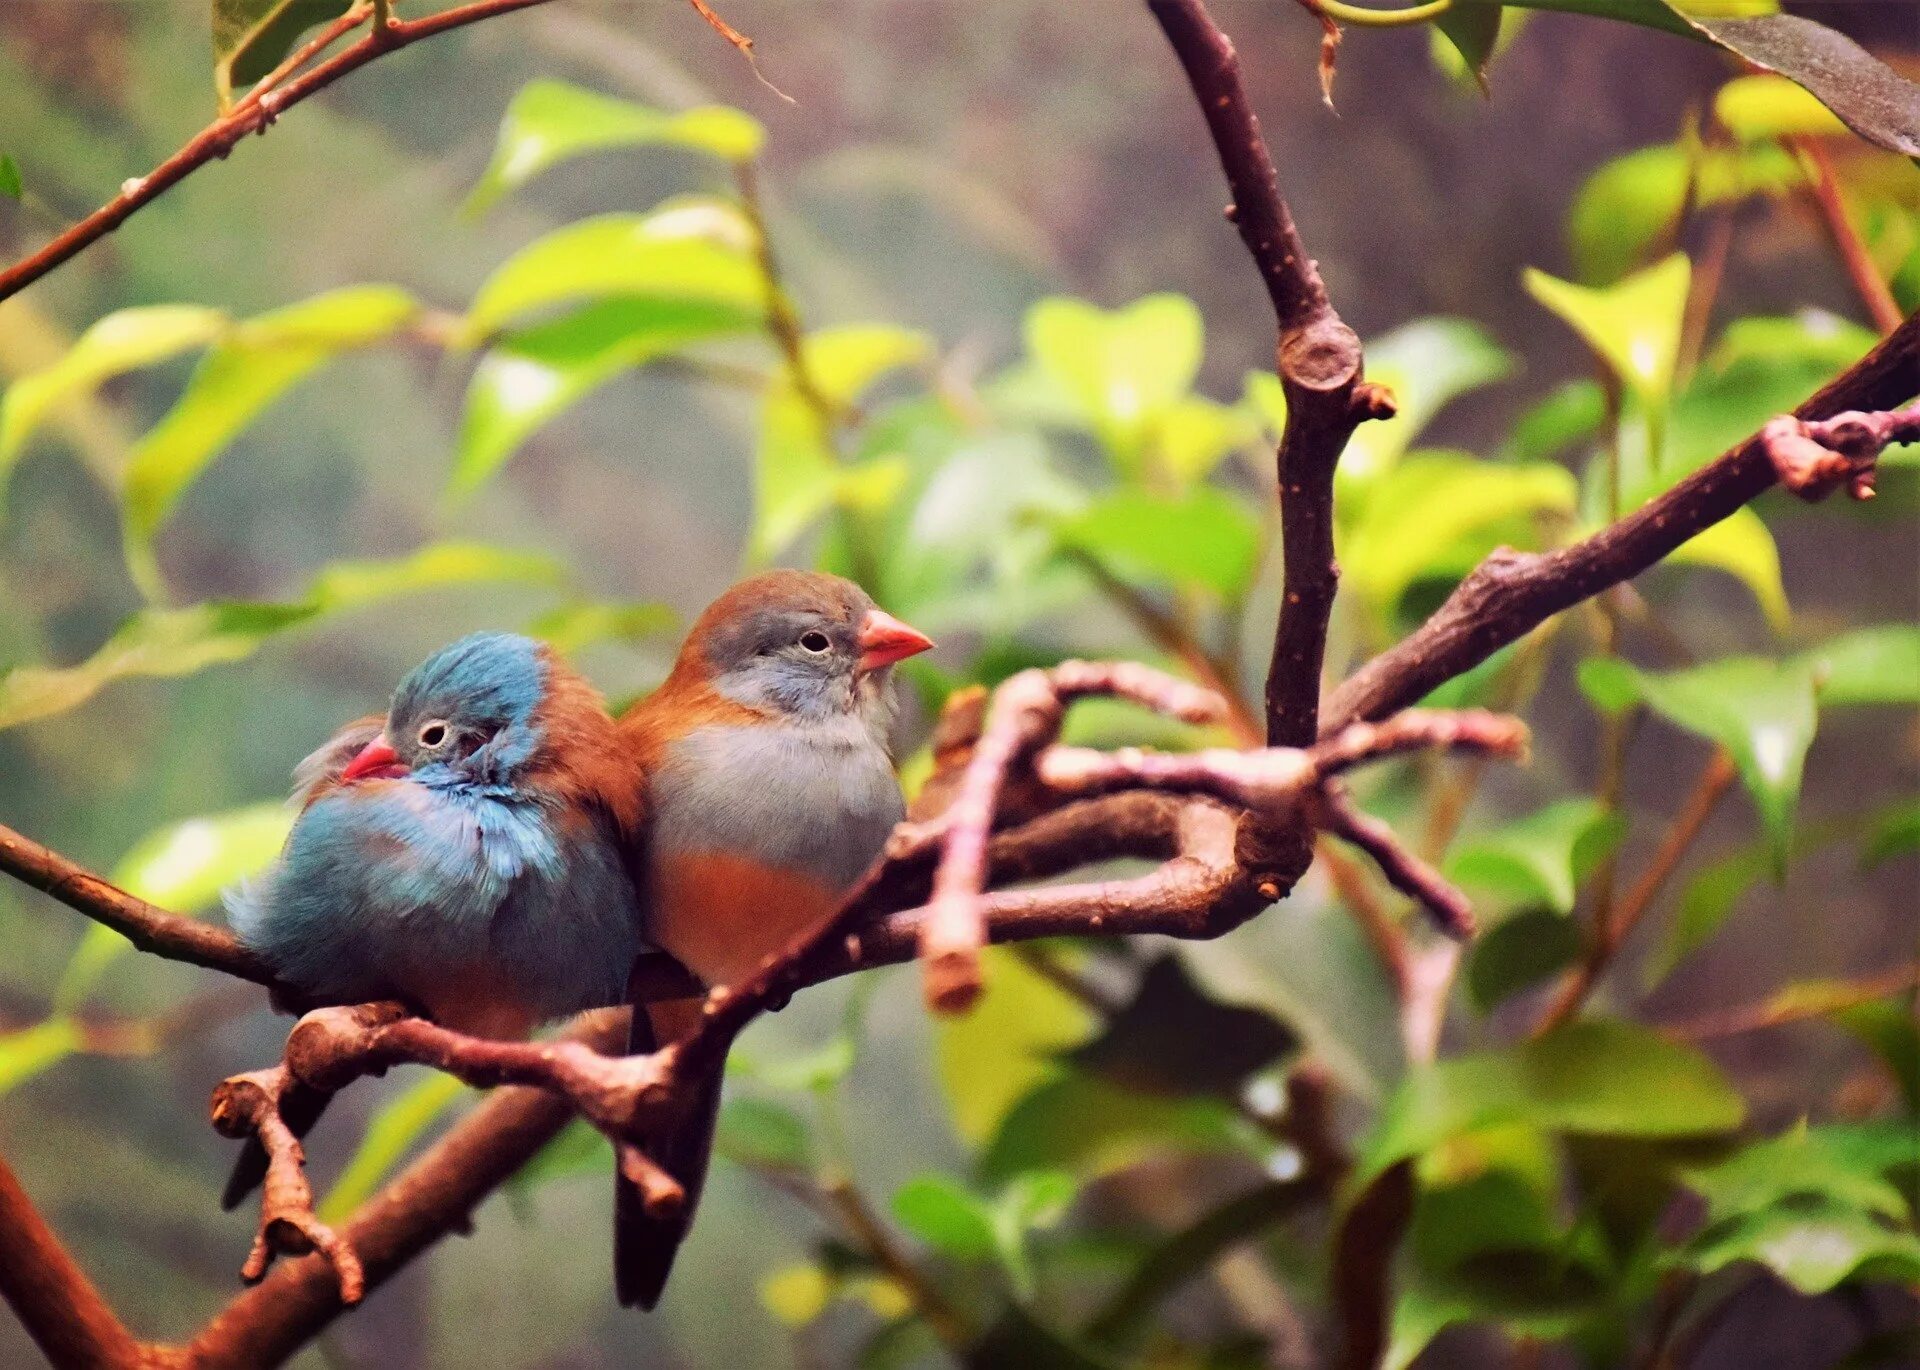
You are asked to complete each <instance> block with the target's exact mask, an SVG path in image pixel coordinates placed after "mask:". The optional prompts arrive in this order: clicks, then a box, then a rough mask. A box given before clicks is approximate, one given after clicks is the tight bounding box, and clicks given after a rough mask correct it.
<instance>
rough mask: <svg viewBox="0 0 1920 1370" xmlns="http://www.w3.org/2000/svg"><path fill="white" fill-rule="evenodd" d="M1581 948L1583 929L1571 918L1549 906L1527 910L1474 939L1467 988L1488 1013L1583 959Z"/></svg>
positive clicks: (1477, 1005) (1468, 964) (1468, 960)
mask: <svg viewBox="0 0 1920 1370" xmlns="http://www.w3.org/2000/svg"><path fill="white" fill-rule="evenodd" d="M1580 951H1581V940H1580V929H1579V928H1578V927H1577V926H1576V925H1575V924H1574V921H1573V920H1572V919H1571V918H1568V917H1566V916H1564V915H1562V914H1558V913H1552V912H1549V911H1547V910H1545V909H1532V910H1523V911H1521V912H1519V913H1515V914H1512V915H1511V916H1509V917H1507V918H1503V919H1501V920H1500V922H1498V923H1496V924H1495V925H1494V926H1493V927H1491V928H1489V929H1487V931H1486V932H1484V933H1482V934H1481V935H1480V936H1479V937H1477V938H1475V939H1474V942H1473V948H1472V950H1471V951H1470V952H1469V953H1468V957H1467V992H1468V993H1469V994H1470V995H1472V996H1473V1002H1474V1005H1475V1007H1477V1008H1478V1009H1479V1010H1480V1011H1481V1012H1482V1013H1486V1012H1488V1011H1489V1010H1491V1009H1493V1008H1494V1007H1496V1006H1497V1005H1499V1004H1501V1003H1503V1002H1504V1001H1506V1000H1507V999H1509V998H1511V997H1512V996H1513V995H1516V994H1518V993H1520V992H1521V991H1522V990H1527V989H1531V988H1533V986H1535V985H1538V984H1541V983H1543V982H1544V981H1546V980H1547V979H1548V978H1550V977H1551V976H1554V975H1558V974H1559V973H1560V972H1561V971H1563V970H1565V969H1566V968H1567V967H1568V966H1571V965H1572V964H1573V963H1574V962H1575V961H1576V960H1578V959H1579V957H1580Z"/></svg>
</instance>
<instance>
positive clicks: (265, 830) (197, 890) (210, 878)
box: [53, 803, 294, 1012]
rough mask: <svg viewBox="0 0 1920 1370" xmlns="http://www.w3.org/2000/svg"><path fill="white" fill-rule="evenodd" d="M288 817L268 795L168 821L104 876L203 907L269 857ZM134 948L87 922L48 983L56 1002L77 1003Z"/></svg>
mask: <svg viewBox="0 0 1920 1370" xmlns="http://www.w3.org/2000/svg"><path fill="white" fill-rule="evenodd" d="M293 818H294V814H293V810H292V809H290V808H289V807H287V805H285V804H280V803H273V804H249V805H247V806H246V807H245V808H240V809H229V810H227V811H226V812H224V813H212V814H206V815H203V816H201V817H198V818H188V819H184V820H182V821H181V822H178V823H169V824H167V825H166V826H165V827H161V828H157V829H155V830H154V831H153V832H150V833H148V834H147V835H146V836H145V837H143V838H141V839H140V840H139V841H138V842H136V843H134V844H133V846H132V848H131V849H130V850H129V851H128V852H127V854H126V855H125V856H123V857H121V858H120V861H119V864H117V865H116V866H114V868H113V869H112V870H111V871H109V872H108V874H107V879H108V880H110V881H111V882H112V883H114V884H115V885H118V886H119V887H120V888H121V889H123V890H125V891H127V893H129V894H131V895H133V896H135V897H136V898H139V899H144V900H146V901H147V902H148V903H150V904H157V905H159V906H160V907H161V908H163V909H168V910H170V911H172V912H174V913H178V914H189V915H190V914H196V913H204V912H205V911H207V910H208V909H211V908H214V907H215V906H217V905H218V904H219V902H220V892H221V891H222V890H224V889H226V888H227V887H228V886H229V885H233V884H235V883H237V882H239V881H241V880H243V879H245V878H246V877H248V876H250V875H255V874H258V873H259V872H260V871H263V870H265V869H266V868H267V867H268V866H269V865H271V864H272V863H273V859H274V857H276V856H278V855H279V854H280V848H281V847H282V846H283V845H284V844H285V843H286V840H287V833H288V831H289V830H291V828H292V827H293ZM132 949H133V944H132V943H131V942H129V941H127V939H126V938H125V937H123V936H121V934H119V933H117V932H115V931H114V930H113V929H112V928H108V927H102V926H100V925H99V924H97V923H96V924H93V925H92V926H90V927H88V929H87V931H86V933H85V935H83V936H82V937H81V939H80V945H79V946H78V947H77V948H75V950H74V954H73V959H72V960H70V961H68V962H67V967H66V969H65V970H64V971H63V972H62V973H61V976H60V982H59V984H58V986H56V987H55V989H54V992H53V1002H54V1007H55V1008H56V1009H58V1010H60V1011H62V1012H66V1011H69V1010H72V1009H74V1008H77V1007H79V1005H80V1003H81V1002H82V1001H83V1000H84V999H85V998H86V996H87V994H88V993H89V992H90V991H91V990H92V989H93V986H94V985H95V984H96V983H97V982H98V981H99V979H100V976H101V974H102V973H103V972H104V971H105V970H106V969H107V967H108V966H110V965H112V964H113V962H115V961H116V960H118V959H119V958H120V957H121V955H122V954H124V953H126V952H128V951H131V950H132Z"/></svg>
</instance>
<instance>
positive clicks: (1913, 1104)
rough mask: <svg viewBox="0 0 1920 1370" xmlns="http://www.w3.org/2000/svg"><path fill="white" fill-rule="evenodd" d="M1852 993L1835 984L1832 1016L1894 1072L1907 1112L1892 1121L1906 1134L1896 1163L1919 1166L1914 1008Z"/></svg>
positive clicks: (1919, 1049) (1919, 1057)
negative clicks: (1855, 999) (1867, 999)
mask: <svg viewBox="0 0 1920 1370" xmlns="http://www.w3.org/2000/svg"><path fill="white" fill-rule="evenodd" d="M1855 993H1856V990H1855V988H1854V987H1853V986H1851V985H1837V986H1835V993H1834V1007H1833V1009H1832V1010H1831V1011H1832V1015H1833V1020H1834V1021H1835V1022H1836V1023H1838V1024H1840V1026H1841V1027H1843V1028H1845V1029H1846V1030H1847V1031H1848V1032H1850V1033H1852V1034H1853V1035H1854V1036H1855V1037H1857V1038H1859V1039H1860V1041H1862V1042H1864V1043H1865V1044H1866V1046H1867V1049H1868V1050H1870V1051H1872V1052H1873V1054H1874V1055H1875V1056H1877V1057H1879V1058H1880V1061H1881V1064H1883V1065H1885V1066H1886V1068H1887V1073H1888V1074H1889V1075H1891V1076H1893V1083H1894V1085H1895V1086H1896V1087H1897V1088H1898V1089H1899V1091H1900V1097H1901V1099H1902V1100H1903V1101H1904V1102H1905V1104H1906V1108H1907V1113H1908V1114H1909V1115H1910V1116H1909V1117H1908V1118H1906V1119H1902V1120H1900V1121H1899V1122H1897V1123H1895V1124H1893V1126H1895V1127H1896V1128H1899V1129H1901V1132H1902V1135H1903V1136H1904V1138H1905V1149H1904V1150H1903V1151H1901V1153H1900V1160H1899V1163H1900V1164H1901V1165H1903V1166H1916V1167H1920V1131H1916V1128H1915V1125H1914V1122H1913V1119H1914V1118H1920V1023H1916V1022H1914V1018H1913V1011H1912V1009H1911V1007H1910V1006H1909V1005H1908V1004H1907V1003H1906V1002H1903V996H1889V997H1887V998H1885V999H1875V1000H1871V1001H1870V1002H1868V1003H1864V1004H1862V1003H1855V1002H1846V1001H1849V1000H1852V999H1853V997H1854V994H1855ZM1917 1206H1920V1204H1917Z"/></svg>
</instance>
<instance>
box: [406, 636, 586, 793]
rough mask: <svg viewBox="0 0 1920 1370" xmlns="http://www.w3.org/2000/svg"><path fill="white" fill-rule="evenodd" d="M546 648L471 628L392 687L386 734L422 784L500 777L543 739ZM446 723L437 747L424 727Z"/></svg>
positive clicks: (491, 781)
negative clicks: (540, 715) (426, 740)
mask: <svg viewBox="0 0 1920 1370" xmlns="http://www.w3.org/2000/svg"><path fill="white" fill-rule="evenodd" d="M547 679H548V665H547V657H546V654H545V652H544V651H543V650H542V649H541V647H540V644H539V643H537V642H535V641H534V640H533V639H532V638H527V637H521V636H520V635H519V634H517V633H475V634H473V635H472V636H470V637H464V638H461V639H460V640H459V641H458V642H456V643H454V644H453V645H452V646H450V647H445V648H442V649H441V650H440V651H438V652H435V653H434V654H433V655H432V656H430V657H428V658H427V659H426V660H425V661H423V662H422V663H420V665H418V666H417V667H415V668H414V669H413V670H412V671H411V672H409V673H408V675H407V678H406V679H405V680H402V681H401V682H400V688H399V689H398V690H396V691H395V692H394V696H393V707H392V709H391V710H389V711H388V714H387V737H388V740H389V741H391V742H392V743H393V746H394V748H395V749H396V750H397V751H398V752H399V753H400V755H401V757H402V758H403V759H405V760H406V762H407V763H408V765H410V766H411V767H413V769H414V771H415V773H416V778H418V779H419V780H420V782H421V783H422V784H426V785H440V784H458V783H472V782H476V781H477V782H479V783H482V784H503V783H506V782H508V781H510V780H511V779H512V777H513V774H514V772H515V771H517V770H518V769H519V768H520V767H521V766H523V765H524V764H525V763H526V762H527V761H528V760H529V759H530V758H531V757H532V756H533V753H534V751H535V750H536V749H537V748H538V747H539V745H540V738H541V733H542V729H541V728H540V726H539V723H538V721H537V718H536V715H537V711H538V709H539V707H540V702H541V700H542V699H543V698H544V697H545V695H546V688H547ZM434 723H442V724H445V725H446V727H447V729H448V730H449V733H450V736H449V737H448V739H447V742H446V743H445V744H444V745H442V746H440V747H434V748H429V747H426V746H424V745H423V744H422V731H423V729H425V728H427V727H428V726H429V725H431V724H434Z"/></svg>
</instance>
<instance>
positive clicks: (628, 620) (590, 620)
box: [527, 599, 680, 656]
mask: <svg viewBox="0 0 1920 1370" xmlns="http://www.w3.org/2000/svg"><path fill="white" fill-rule="evenodd" d="M679 626H680V615H679V614H677V613H675V612H674V611H673V610H672V609H671V608H669V607H668V606H667V605H665V604H659V603H656V602H654V601H652V600H639V601H634V602H632V603H618V604H616V603H612V602H610V601H606V600H595V599H581V600H575V601H574V602H573V603H571V604H562V605H560V606H559V607H557V608H554V609H550V610H548V611H547V612H546V613H544V614H541V615H540V616H539V617H538V618H536V619H534V620H533V622H532V623H530V624H528V625H527V632H528V633H529V634H530V635H531V636H533V637H537V638H540V639H541V640H542V641H544V642H546V643H548V644H549V645H550V646H552V647H553V649H554V650H555V651H557V652H559V653H561V654H562V655H564V656H573V655H574V654H576V653H578V652H580V651H581V650H583V649H584V648H587V647H591V646H593V645H594V644H596V643H600V642H625V643H635V644H637V643H641V642H645V641H647V640H648V639H650V638H656V637H661V636H665V635H670V634H672V633H673V632H674V631H675V630H676V629H678V628H679Z"/></svg>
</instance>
